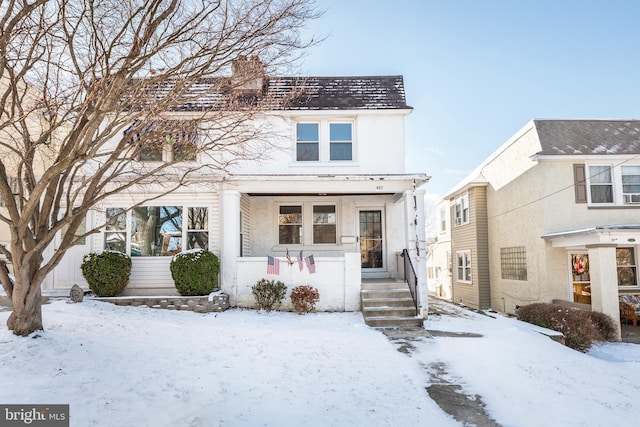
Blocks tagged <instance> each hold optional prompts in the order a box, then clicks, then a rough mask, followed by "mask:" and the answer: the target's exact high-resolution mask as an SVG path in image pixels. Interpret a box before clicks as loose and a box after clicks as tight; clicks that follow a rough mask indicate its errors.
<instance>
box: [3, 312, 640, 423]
mask: <svg viewBox="0 0 640 427" xmlns="http://www.w3.org/2000/svg"><path fill="white" fill-rule="evenodd" d="M43 313H44V322H45V327H46V331H44V332H40V333H38V334H37V336H38V337H37V338H36V339H34V338H19V337H16V336H14V335H12V334H11V333H10V332H9V331H7V330H6V329H5V328H4V326H3V327H2V328H0V403H2V404H8V403H22V404H39V403H45V404H55V403H64V404H67V403H68V404H70V412H71V426H74V427H86V426H114V427H119V426H131V425H136V426H207V427H208V426H299V425H306V426H364V425H367V426H390V425H403V426H427V425H428V426H455V425H460V424H459V423H458V422H456V421H455V420H454V419H453V418H451V417H450V416H449V415H447V414H446V413H445V412H443V411H442V410H441V409H440V408H439V407H438V405H437V404H436V403H435V402H434V401H433V400H431V399H430V398H429V396H428V394H427V392H426V390H425V387H427V386H429V381H430V375H429V369H430V368H429V367H430V366H432V365H433V364H435V363H438V362H442V363H443V364H444V365H445V366H446V370H447V372H448V375H447V379H449V380H450V381H452V382H454V383H457V384H460V385H461V386H462V388H463V390H464V392H465V393H468V394H471V395H473V394H478V395H480V396H481V397H482V400H483V401H484V402H485V403H486V405H487V411H488V413H489V415H490V416H491V417H492V418H494V419H495V420H496V421H497V422H498V423H500V424H501V425H503V426H540V425H550V426H581V425H584V426H599V425H601V426H610V425H616V424H618V425H621V424H623V423H624V424H626V423H632V422H634V421H635V420H636V419H637V416H638V414H639V413H640V345H634V344H623V343H614V344H605V345H602V346H599V347H597V348H595V349H594V350H592V351H591V352H590V353H589V354H582V353H578V352H575V351H573V350H570V349H568V348H565V347H563V346H562V345H560V344H557V343H554V342H553V341H551V340H550V339H549V338H547V337H545V336H543V335H541V334H539V333H538V332H536V331H535V330H534V329H533V328H531V327H529V326H528V325H526V324H522V323H521V322H518V321H516V320H514V319H511V318H506V317H502V316H499V315H494V316H493V317H489V316H483V315H479V314H477V313H471V312H464V311H460V313H459V314H458V315H455V316H453V315H452V316H449V315H444V316H431V317H430V319H429V321H427V322H426V325H425V327H426V328H427V329H437V330H443V331H454V332H477V333H480V334H483V337H482V338H448V337H441V338H440V337H439V338H434V339H429V340H422V341H418V342H414V343H413V344H414V346H415V349H414V350H413V351H412V352H410V353H409V354H404V353H401V352H399V351H397V346H396V345H395V344H394V343H392V342H390V341H389V340H388V339H387V338H386V337H385V336H384V335H383V334H381V333H380V332H378V331H376V330H373V329H371V328H369V327H367V326H366V325H364V323H363V321H362V317H361V315H360V313H312V314H308V315H305V316H299V315H296V314H293V313H269V314H265V313H259V312H255V311H251V310H229V311H226V312H224V313H219V314H196V313H191V312H178V311H167V310H154V309H148V308H142V307H137V308H134V307H118V306H114V305H110V304H108V303H101V302H96V301H91V300H85V302H83V303H81V304H69V303H67V302H65V301H54V302H52V303H51V304H48V305H45V306H43ZM8 315H9V312H8V311H2V312H0V322H1V323H2V325H4V323H5V321H6V319H7V317H8Z"/></svg>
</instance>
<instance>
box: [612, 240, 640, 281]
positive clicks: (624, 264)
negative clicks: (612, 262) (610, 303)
mask: <svg viewBox="0 0 640 427" xmlns="http://www.w3.org/2000/svg"><path fill="white" fill-rule="evenodd" d="M616 266H617V269H618V286H638V268H637V264H636V254H635V250H634V248H616Z"/></svg>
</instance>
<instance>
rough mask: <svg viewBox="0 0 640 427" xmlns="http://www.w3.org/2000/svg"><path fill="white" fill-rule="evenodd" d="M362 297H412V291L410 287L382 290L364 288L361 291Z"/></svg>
mask: <svg viewBox="0 0 640 427" xmlns="http://www.w3.org/2000/svg"><path fill="white" fill-rule="evenodd" d="M360 298H361V299H363V300H364V299H376V298H399V299H402V298H411V291H410V290H409V289H408V288H405V289H380V290H362V291H360Z"/></svg>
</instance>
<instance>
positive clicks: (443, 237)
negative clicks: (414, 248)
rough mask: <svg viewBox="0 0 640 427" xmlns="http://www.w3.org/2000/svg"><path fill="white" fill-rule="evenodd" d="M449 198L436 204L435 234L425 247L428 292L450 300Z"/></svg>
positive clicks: (451, 294) (451, 272)
mask: <svg viewBox="0 0 640 427" xmlns="http://www.w3.org/2000/svg"><path fill="white" fill-rule="evenodd" d="M450 209H451V208H450V205H449V200H440V201H439V202H438V203H437V204H436V227H435V228H436V233H437V234H436V236H435V239H434V240H433V241H431V242H429V247H428V248H427V281H428V288H429V294H430V295H434V296H437V297H439V298H444V299H448V300H451V299H452V296H453V292H452V278H453V276H452V274H453V265H452V264H451V218H450Z"/></svg>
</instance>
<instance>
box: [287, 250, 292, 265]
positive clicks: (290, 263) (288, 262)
mask: <svg viewBox="0 0 640 427" xmlns="http://www.w3.org/2000/svg"><path fill="white" fill-rule="evenodd" d="M287 264H289V265H293V261H292V260H291V256H289V249H287Z"/></svg>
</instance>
